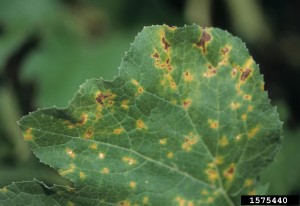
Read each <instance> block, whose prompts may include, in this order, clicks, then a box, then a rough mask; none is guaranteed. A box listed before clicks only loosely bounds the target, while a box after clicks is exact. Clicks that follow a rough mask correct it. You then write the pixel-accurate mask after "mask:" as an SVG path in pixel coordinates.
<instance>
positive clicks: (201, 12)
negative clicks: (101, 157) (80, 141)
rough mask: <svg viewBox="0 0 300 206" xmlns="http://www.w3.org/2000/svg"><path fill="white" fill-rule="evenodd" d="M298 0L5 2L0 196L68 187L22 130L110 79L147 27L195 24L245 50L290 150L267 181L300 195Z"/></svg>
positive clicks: (0, 34)
mask: <svg viewBox="0 0 300 206" xmlns="http://www.w3.org/2000/svg"><path fill="white" fill-rule="evenodd" d="M299 8H300V2H299V1H296V0H295V1H289V2H288V3H287V2H285V1H283V0H275V1H274V0H265V1H253V0H244V1H239V0H227V1H217V0H202V1H197V0H187V1H184V0H177V1H174V0H165V1H160V0H150V1H145V2H143V3H142V4H141V2H140V1H138V0H128V1H123V0H118V1H108V0H105V1H96V0H85V1H83V0H60V1H59V0H27V1H21V0H10V1H0V121H1V123H0V177H1V178H0V187H2V186H4V185H7V184H9V183H11V182H12V181H20V180H30V179H33V178H34V177H35V178H37V179H40V180H42V181H44V182H45V183H47V184H52V183H59V184H64V183H66V180H65V179H62V178H61V177H59V176H58V174H57V173H56V172H54V171H53V170H51V169H49V168H48V167H46V166H44V165H42V164H41V163H39V162H38V160H37V159H36V158H34V157H33V155H32V154H31V152H30V150H29V149H28V147H27V145H26V144H25V143H24V141H23V139H22V137H21V135H20V130H19V128H18V126H17V124H16V121H17V120H18V119H19V118H20V117H21V116H23V115H26V114H28V112H30V111H33V110H35V109H36V108H43V107H50V106H53V105H56V106H58V107H65V106H67V104H68V101H69V100H70V99H71V98H72V95H73V94H74V93H75V92H76V91H77V90H78V86H79V85H80V84H82V83H83V82H84V81H85V79H88V78H100V77H101V76H102V77H103V78H104V79H112V78H113V77H114V76H115V75H116V74H117V71H118V70H117V68H118V66H119V63H120V60H121V58H122V56H123V55H124V52H125V51H126V50H128V48H129V44H130V42H132V41H133V37H134V36H135V35H136V33H137V32H138V31H140V30H141V29H142V27H143V26H144V25H153V24H163V23H166V24H168V25H177V26H183V25H184V24H190V23H197V24H199V25H202V26H214V27H220V28H223V29H226V30H228V31H229V32H231V33H232V34H234V35H237V36H239V37H241V39H242V40H243V41H245V42H246V44H247V47H248V48H249V50H250V53H251V55H252V56H253V58H254V59H255V60H256V62H258V63H259V64H260V68H261V72H262V73H263V74H265V76H264V77H265V82H266V89H267V90H268V91H269V96H270V98H271V99H272V104H274V105H278V107H279V112H280V115H281V120H282V121H284V122H285V125H284V127H285V128H284V137H285V139H284V140H283V148H282V151H281V153H280V154H279V155H278V156H277V158H276V162H275V163H274V164H273V165H272V166H271V167H269V168H268V169H267V171H266V172H265V173H264V174H262V180H263V181H264V182H270V189H269V193H270V194H300V184H299V182H300V161H299V159H298V158H299V155H300V150H299V149H298V148H299V145H300V137H299V134H300V127H299V122H300V107H299V106H298V105H300V90H299V89H298V88H299V83H298V82H299V80H298V78H299V77H300V60H299V55H300V36H299V27H298V25H299V24H300V18H299V15H298V13H299V12H298V11H299Z"/></svg>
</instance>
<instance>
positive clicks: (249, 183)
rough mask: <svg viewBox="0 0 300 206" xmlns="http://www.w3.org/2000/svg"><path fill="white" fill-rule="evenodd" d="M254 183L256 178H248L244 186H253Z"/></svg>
mask: <svg viewBox="0 0 300 206" xmlns="http://www.w3.org/2000/svg"><path fill="white" fill-rule="evenodd" d="M253 183H254V180H253V179H251V178H248V179H246V180H245V183H244V186H245V187H251V186H252V185H253Z"/></svg>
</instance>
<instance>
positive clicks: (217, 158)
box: [215, 155, 224, 165]
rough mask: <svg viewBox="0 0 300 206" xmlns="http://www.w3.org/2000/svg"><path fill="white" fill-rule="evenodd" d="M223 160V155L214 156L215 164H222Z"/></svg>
mask: <svg viewBox="0 0 300 206" xmlns="http://www.w3.org/2000/svg"><path fill="white" fill-rule="evenodd" d="M223 162H224V157H223V156H221V155H217V156H216V157H215V163H216V164H217V165H220V164H222V163H223Z"/></svg>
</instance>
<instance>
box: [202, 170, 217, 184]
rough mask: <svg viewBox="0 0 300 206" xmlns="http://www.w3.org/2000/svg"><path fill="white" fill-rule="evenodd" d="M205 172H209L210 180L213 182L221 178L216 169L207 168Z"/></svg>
mask: <svg viewBox="0 0 300 206" xmlns="http://www.w3.org/2000/svg"><path fill="white" fill-rule="evenodd" d="M205 173H206V174H207V177H208V180H209V181H210V182H212V183H214V182H215V181H216V180H217V179H218V178H219V175H218V173H217V171H216V170H215V169H207V170H206V171H205Z"/></svg>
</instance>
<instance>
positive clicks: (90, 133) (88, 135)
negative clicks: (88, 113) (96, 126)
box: [84, 130, 93, 139]
mask: <svg viewBox="0 0 300 206" xmlns="http://www.w3.org/2000/svg"><path fill="white" fill-rule="evenodd" d="M92 136H93V132H92V131H91V130H88V131H87V132H86V133H85V134H84V138H85V139H91V138H92Z"/></svg>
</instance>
